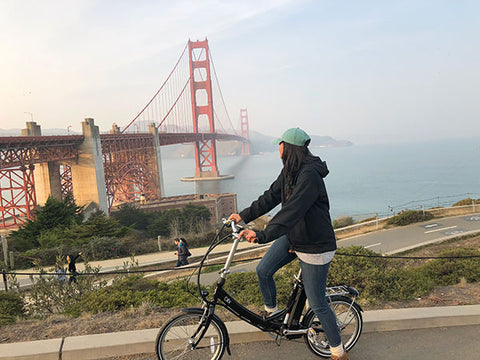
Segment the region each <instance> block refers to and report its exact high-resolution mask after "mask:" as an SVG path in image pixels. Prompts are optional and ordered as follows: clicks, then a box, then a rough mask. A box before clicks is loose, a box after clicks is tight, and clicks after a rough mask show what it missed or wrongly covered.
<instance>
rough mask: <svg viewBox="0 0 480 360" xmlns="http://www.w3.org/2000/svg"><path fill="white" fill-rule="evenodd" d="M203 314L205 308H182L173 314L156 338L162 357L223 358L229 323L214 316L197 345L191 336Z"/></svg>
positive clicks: (181, 359) (162, 359) (168, 359)
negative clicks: (226, 323) (189, 309)
mask: <svg viewBox="0 0 480 360" xmlns="http://www.w3.org/2000/svg"><path fill="white" fill-rule="evenodd" d="M202 318H203V310H202V309H198V311H188V312H185V311H183V312H181V313H179V314H176V315H174V316H172V317H171V318H170V319H169V320H168V321H167V322H166V323H165V324H164V325H163V327H162V328H161V329H160V331H159V333H158V336H157V340H156V342H155V350H156V353H157V358H158V359H159V360H172V359H178V360H193V359H198V360H219V359H221V358H222V356H223V354H224V352H225V347H226V342H227V341H228V340H227V339H228V334H227V332H226V328H225V325H224V324H223V323H222V322H221V320H219V319H218V318H215V317H213V318H212V319H211V322H210V325H209V327H208V329H207V332H206V333H205V336H204V337H203V338H202V340H200V343H199V344H198V345H197V347H196V348H195V349H193V348H192V346H191V342H193V341H196V339H191V337H192V335H193V333H194V332H195V331H196V330H197V329H198V326H199V324H200V322H201V321H203V320H202Z"/></svg>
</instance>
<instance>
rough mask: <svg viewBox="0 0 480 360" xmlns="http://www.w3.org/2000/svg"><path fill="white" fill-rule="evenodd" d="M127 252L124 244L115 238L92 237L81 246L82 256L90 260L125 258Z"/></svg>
mask: <svg viewBox="0 0 480 360" xmlns="http://www.w3.org/2000/svg"><path fill="white" fill-rule="evenodd" d="M128 251H129V249H127V247H126V246H125V243H124V242H122V241H121V240H119V239H118V238H116V237H109V236H102V237H94V238H93V239H91V240H90V241H89V242H88V243H86V244H84V245H83V246H82V252H83V255H84V256H85V257H86V258H89V259H90V260H101V259H110V258H114V257H117V256H125V255H129V254H126V253H127V252H128Z"/></svg>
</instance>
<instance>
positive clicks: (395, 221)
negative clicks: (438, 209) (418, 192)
mask: <svg viewBox="0 0 480 360" xmlns="http://www.w3.org/2000/svg"><path fill="white" fill-rule="evenodd" d="M431 219H433V215H432V214H431V213H429V212H423V211H421V210H418V211H417V210H407V211H404V212H402V213H400V214H398V215H395V216H394V217H391V218H390V219H388V220H387V225H397V226H404V225H409V224H413V223H417V222H421V221H428V220H431Z"/></svg>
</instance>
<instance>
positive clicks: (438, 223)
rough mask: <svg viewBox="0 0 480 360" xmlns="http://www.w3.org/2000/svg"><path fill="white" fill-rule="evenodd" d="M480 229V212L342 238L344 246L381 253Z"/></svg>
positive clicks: (339, 243)
mask: <svg viewBox="0 0 480 360" xmlns="http://www.w3.org/2000/svg"><path fill="white" fill-rule="evenodd" d="M479 231H480V214H472V215H462V216H455V217H449V218H441V219H435V220H431V221H427V222H422V223H418V224H412V225H407V226H401V227H396V228H393V229H388V230H380V231H376V232H371V233H367V234H363V235H358V236H354V237H351V238H348V239H343V240H339V241H338V245H340V246H344V247H347V246H351V245H361V246H364V247H365V248H368V249H370V250H373V251H375V252H378V253H381V254H393V253H396V252H401V251H405V250H408V249H411V248H415V247H418V246H421V245H426V244H429V243H433V242H439V241H442V240H446V239H449V238H453V237H456V236H461V235H467V234H471V233H474V232H479Z"/></svg>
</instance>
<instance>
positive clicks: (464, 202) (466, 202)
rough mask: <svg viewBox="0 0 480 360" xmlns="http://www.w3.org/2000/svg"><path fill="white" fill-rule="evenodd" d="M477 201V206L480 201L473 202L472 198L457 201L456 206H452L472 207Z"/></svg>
mask: <svg viewBox="0 0 480 360" xmlns="http://www.w3.org/2000/svg"><path fill="white" fill-rule="evenodd" d="M474 201H475V204H480V199H477V200H473V199H472V198H466V199H463V200H460V201H457V202H456V203H455V204H453V205H452V206H467V205H472V204H473V202H474Z"/></svg>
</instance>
